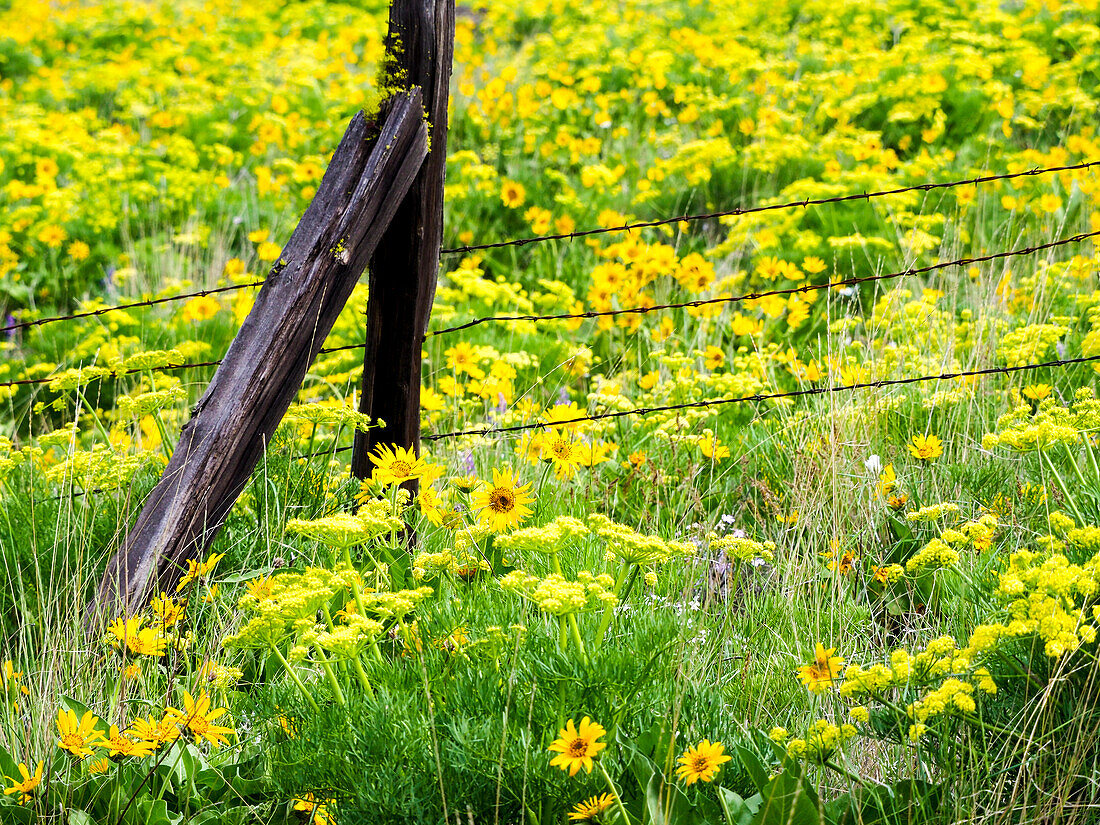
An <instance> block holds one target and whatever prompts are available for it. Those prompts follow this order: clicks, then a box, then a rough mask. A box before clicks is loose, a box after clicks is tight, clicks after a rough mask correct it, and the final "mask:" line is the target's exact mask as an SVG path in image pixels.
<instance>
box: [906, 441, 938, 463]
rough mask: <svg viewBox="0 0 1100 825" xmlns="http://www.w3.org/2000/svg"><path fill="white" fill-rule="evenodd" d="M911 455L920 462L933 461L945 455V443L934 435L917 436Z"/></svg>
mask: <svg viewBox="0 0 1100 825" xmlns="http://www.w3.org/2000/svg"><path fill="white" fill-rule="evenodd" d="M909 455H911V456H913V458H916V459H918V460H920V461H932V460H934V459H937V458H939V457H940V456H941V455H943V442H942V441H940V440H939V438H938V437H936V436H934V435H915V436H913V443H912V444H910V445H909Z"/></svg>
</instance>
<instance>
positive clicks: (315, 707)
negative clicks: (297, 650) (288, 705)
mask: <svg viewBox="0 0 1100 825" xmlns="http://www.w3.org/2000/svg"><path fill="white" fill-rule="evenodd" d="M271 649H272V650H273V651H275V656H276V657H277V658H278V659H279V661H280V662H282V663H283V669H284V670H285V671H286V675H287V676H289V677H290V681H292V682H293V683H294V684H295V686H296V687H297V688H298V690H299V691H300V692H301V694H302V696H304V697H305V698H306V701H307V702H309V706H310V707H311V708H313V710H314V712H315V713H320V712H321V708H320V707H319V706H318V705H317V702H316V701H315V700H314V698H313V697H312V696H310V695H309V691H308V690H306V686H305V685H304V684H302V680H301V679H299V678H298V674H297V673H295V672H294V667H293V666H292V665H291V664H290V662H288V661H287V660H286V657H285V656H283V652H282V651H281V650H279V648H278V646H277V645H271Z"/></svg>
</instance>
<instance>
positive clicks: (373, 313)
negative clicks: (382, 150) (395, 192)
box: [351, 0, 455, 487]
mask: <svg viewBox="0 0 1100 825" xmlns="http://www.w3.org/2000/svg"><path fill="white" fill-rule="evenodd" d="M454 19H455V16H454V0H393V2H392V4H391V6H390V21H389V33H388V34H387V36H386V58H385V60H384V62H383V67H382V85H383V86H386V87H388V88H393V87H394V86H396V85H400V86H410V85H411V86H419V87H420V88H421V89H422V90H423V94H424V114H425V117H426V118H427V122H428V141H429V143H428V145H429V148H430V151H429V154H428V158H427V160H425V162H424V165H423V166H422V167H421V169H420V174H419V175H418V176H417V178H416V180H415V181H414V182H413V186H412V188H411V189H410V190H409V193H408V195H406V196H405V200H404V201H403V202H402V204H401V206H400V208H399V209H398V211H397V215H395V216H394V219H393V221H392V222H391V223H390V225H389V228H388V229H387V230H386V233H385V234H384V235H383V237H382V240H381V241H380V242H379V244H378V248H377V249H376V250H375V253H374V256H373V257H372V258H371V261H370V296H369V298H368V302H367V338H366V351H365V353H364V356H363V390H362V396H361V398H360V401H359V410H360V411H361V412H364V413H366V414H368V415H370V416H371V417H372V418H375V419H381V420H382V421H384V422H385V426H384V427H380V428H375V429H372V430H370V431H369V432H366V433H359V432H357V433H356V434H355V447H354V451H353V453H352V462H351V466H352V472H353V473H354V474H355V475H356V476H357V477H358V478H366V477H367V476H369V475H370V473H371V469H372V467H371V461H370V458H369V456H368V454H369V453H370V452H371V451H372V450H373V449H374V448H375V446H376V445H378V444H396V445H398V446H400V447H406V448H413V449H416V451H417V452H419V448H420V371H421V347H422V346H423V340H424V333H425V332H426V331H427V329H428V319H429V317H430V315H431V308H432V301H433V300H434V298H435V286H436V279H437V277H438V272H439V250H440V248H441V246H442V243H443V179H444V173H445V171H446V161H447V103H448V99H449V93H450V81H451V61H452V56H453V51H454ZM410 486H413V487H415V484H412V485H410Z"/></svg>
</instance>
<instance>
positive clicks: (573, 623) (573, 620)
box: [566, 613, 588, 666]
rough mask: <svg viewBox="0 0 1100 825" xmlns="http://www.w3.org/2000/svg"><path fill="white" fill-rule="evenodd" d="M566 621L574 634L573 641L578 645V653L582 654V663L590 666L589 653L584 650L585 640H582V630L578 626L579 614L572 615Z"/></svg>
mask: <svg viewBox="0 0 1100 825" xmlns="http://www.w3.org/2000/svg"><path fill="white" fill-rule="evenodd" d="M566 619H567V620H568V622H569V629H570V631H572V633H573V641H574V642H576V644H577V651H578V652H579V653H580V654H581V661H583V662H584V664H585V665H586V666H587V665H588V653H587V651H585V649H584V640H583V639H582V638H581V629H580V626H579V625H578V624H577V614H576V613H570V614H569V615H568V616H567V617H566Z"/></svg>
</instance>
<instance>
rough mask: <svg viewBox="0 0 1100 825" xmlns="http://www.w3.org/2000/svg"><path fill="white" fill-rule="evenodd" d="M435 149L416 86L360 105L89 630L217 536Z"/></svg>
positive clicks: (137, 603)
mask: <svg viewBox="0 0 1100 825" xmlns="http://www.w3.org/2000/svg"><path fill="white" fill-rule="evenodd" d="M427 152H428V142H427V128H426V127H425V125H424V119H423V111H422V102H421V94H420V90H419V89H416V88H413V89H412V90H411V91H408V92H403V93H401V94H397V95H394V96H393V97H392V98H391V99H390V100H388V101H387V102H386V103H385V104H383V107H382V110H381V112H380V113H379V115H378V118H377V120H376V121H368V120H367V118H366V117H365V116H364V115H363V113H362V112H360V113H359V114H357V115H356V116H355V117H354V118H352V121H351V124H350V125H349V126H348V129H347V131H346V132H345V133H344V137H343V139H342V140H341V141H340V145H339V147H338V148H337V149H336V152H335V154H334V155H333V158H332V162H331V163H330V164H329V167H328V170H327V171H326V172H325V176H324V178H323V179H322V181H321V185H320V186H319V187H318V190H317V194H316V196H315V197H314V198H313V201H312V202H311V203H310V205H309V208H308V209H306V212H305V214H304V215H303V216H302V219H301V221H300V222H299V224H298V226H297V228H296V229H295V230H294V234H293V235H292V236H291V238H290V241H289V243H287V245H286V247H285V248H284V249H283V252H282V255H281V256H280V258H279V261H278V262H277V263H276V264H275V266H274V267H272V269H271V272H270V273H269V274H268V276H267V279H266V280H265V281H264V284H263V286H262V287H261V289H260V292H259V294H258V295H257V296H256V301H255V304H254V305H253V307H252V311H251V312H250V313H249V314H248V317H247V318H246V319H245V321H244V324H243V325H242V326H241V329H240V332H238V333H237V337H236V338H234V339H233V343H232V344H231V345H230V347H229V351H228V352H227V353H226V355H225V359H224V360H223V361H222V364H221V366H220V367H218V371H217V372H216V373H215V374H214V378H213V379H212V380H211V382H210V386H209V387H207V390H206V392H205V394H204V395H203V397H202V399H201V400H200V401H199V403H198V405H197V406H196V407H195V409H194V410H193V415H192V418H191V420H190V421H188V422H187V424H185V425H184V427H183V430H182V432H181V433H180V439H179V444H178V445H177V446H176V449H175V451H174V452H173V453H172V458H171V460H170V461H169V462H168V466H167V467H166V468H165V470H164V475H163V476H162V478H161V480H160V482H159V483H158V484H157V486H156V487H155V488H153V491H152V493H150V495H149V498H148V500H147V501H146V503H145V507H144V509H143V510H142V511H141V513H140V515H139V516H138V518H137V522H136V523H135V524H134V526H133V528H132V529H131V530H130V531H129V533H128V534H127V535H126V539H125V541H124V542H123V546H122V548H121V549H120V550H119V552H118V553H117V554H116V555H115V557H114V558H113V559H111V561H110V563H109V564H108V565H107V570H106V572H105V573H104V576H103V581H102V583H101V584H100V590H99V605H98V606H99V608H100V609H98V610H96V609H93V610H92V611H90V616H89V628H91V626H92V625H93V624H94V622H95V619H96V617H97V616H101V615H102V613H103V612H104V611H106V612H108V613H111V614H113V615H118V612H119V611H120V610H121V611H123V612H125V613H127V614H129V613H132V612H134V611H135V610H137V609H139V608H140V607H141V606H142V605H143V604H144V603H145V602H146V600H147V599H148V598H149V597H150V596H151V595H152V594H153V592H155V590H156V589H157V588H158V587H159V589H160V590H161V591H167V592H172V591H173V590H174V587H175V584H176V582H177V581H178V580H179V578H180V575H181V573H182V572H183V571H184V570H186V568H187V560H188V559H194V558H196V557H198V556H199V555H201V554H202V553H204V552H205V551H206V549H207V547H209V545H210V543H211V542H212V541H213V540H214V537H215V535H216V534H217V532H218V530H219V529H220V527H221V525H222V522H223V520H224V519H225V516H226V514H227V513H228V512H229V509H230V507H232V506H233V502H234V501H236V499H237V496H238V495H240V492H241V490H243V489H244V486H245V483H246V482H247V481H248V477H249V476H250V475H251V474H252V470H253V468H255V466H256V463H257V462H258V461H259V459H260V457H261V455H263V451H264V448H265V446H266V444H267V442H268V440H269V439H270V437H271V435H272V433H274V432H275V428H276V427H278V426H279V422H280V421H282V419H283V415H284V414H285V413H286V411H287V409H288V408H289V407H290V404H291V402H292V401H293V400H294V397H295V395H296V394H297V392H298V390H299V388H300V387H301V385H302V380H303V379H304V378H305V374H306V370H307V369H308V368H309V365H310V364H311V363H312V362H313V359H314V358H315V357H316V356H317V352H318V350H319V349H320V348H321V345H322V344H323V343H324V340H325V337H326V336H327V335H328V333H329V331H330V330H331V329H332V326H333V324H334V323H335V321H336V317H337V315H339V314H340V310H341V309H342V308H343V306H344V304H345V303H346V302H347V299H348V297H349V296H350V295H351V292H352V289H353V288H354V287H355V284H356V283H357V282H358V280H359V277H360V275H362V273H363V270H364V269H365V267H366V265H367V261H368V260H369V259H370V257H371V255H372V254H373V253H374V250H375V248H376V247H377V245H378V241H379V239H380V238H381V237H382V233H383V232H384V231H385V228H386V226H387V225H388V224H389V222H390V220H391V219H392V217H393V215H394V213H395V212H396V211H397V208H398V206H399V205H400V203H401V201H402V200H403V199H404V197H405V195H406V193H407V192H408V190H409V187H410V186H412V183H413V180H414V178H416V176H417V174H418V172H419V171H420V167H421V164H422V163H423V162H424V158H425V157H426V156H427ZM93 608H95V606H94V605H93Z"/></svg>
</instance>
